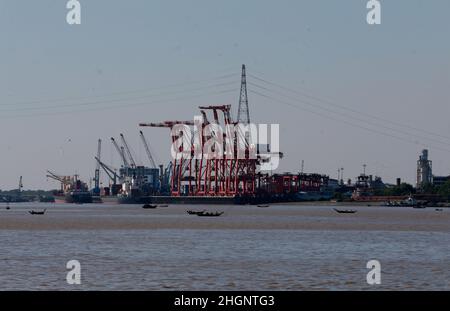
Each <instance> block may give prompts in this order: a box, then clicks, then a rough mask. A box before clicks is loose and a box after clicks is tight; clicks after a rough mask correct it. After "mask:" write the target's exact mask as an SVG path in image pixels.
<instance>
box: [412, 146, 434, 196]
mask: <svg viewBox="0 0 450 311" xmlns="http://www.w3.org/2000/svg"><path fill="white" fill-rule="evenodd" d="M432 183H433V165H432V161H431V160H430V159H428V150H427V149H424V150H422V154H421V155H420V156H419V160H417V179H416V187H417V189H423V188H424V187H425V186H426V185H428V184H432Z"/></svg>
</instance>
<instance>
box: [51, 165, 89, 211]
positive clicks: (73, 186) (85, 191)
mask: <svg viewBox="0 0 450 311" xmlns="http://www.w3.org/2000/svg"><path fill="white" fill-rule="evenodd" d="M47 173H48V174H47V177H48V178H51V179H54V180H56V181H59V182H60V184H61V188H60V190H58V191H55V192H54V193H53V196H54V197H55V203H76V204H83V203H92V202H93V199H92V193H91V192H90V191H89V188H88V185H87V184H86V183H84V182H83V181H81V180H80V179H79V178H78V175H73V176H61V175H57V174H55V173H52V172H50V171H47Z"/></svg>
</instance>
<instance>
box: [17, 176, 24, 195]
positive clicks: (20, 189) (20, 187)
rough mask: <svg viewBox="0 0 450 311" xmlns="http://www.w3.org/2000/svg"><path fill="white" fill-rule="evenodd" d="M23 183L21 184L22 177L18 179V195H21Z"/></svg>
mask: <svg viewBox="0 0 450 311" xmlns="http://www.w3.org/2000/svg"><path fill="white" fill-rule="evenodd" d="M22 188H23V183H22V176H20V178H19V188H18V189H17V190H18V192H19V195H20V194H21V193H22Z"/></svg>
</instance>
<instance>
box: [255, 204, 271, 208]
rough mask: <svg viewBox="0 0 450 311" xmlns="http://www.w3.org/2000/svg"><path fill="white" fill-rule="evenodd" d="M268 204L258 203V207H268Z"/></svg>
mask: <svg viewBox="0 0 450 311" xmlns="http://www.w3.org/2000/svg"><path fill="white" fill-rule="evenodd" d="M269 206H270V205H269V204H259V205H258V207H269Z"/></svg>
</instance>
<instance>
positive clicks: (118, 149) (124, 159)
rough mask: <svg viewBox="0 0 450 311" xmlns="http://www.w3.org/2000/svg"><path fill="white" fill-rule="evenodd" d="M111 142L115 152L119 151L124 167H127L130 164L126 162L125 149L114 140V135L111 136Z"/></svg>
mask: <svg viewBox="0 0 450 311" xmlns="http://www.w3.org/2000/svg"><path fill="white" fill-rule="evenodd" d="M111 142H112V144H113V145H114V147H115V148H116V150H117V152H118V153H119V155H120V157H121V158H122V163H123V166H124V167H129V166H130V164H129V163H128V160H127V158H126V157H125V151H124V150H123V148H120V147H119V145H118V144H117V142H116V140H115V139H114V137H111Z"/></svg>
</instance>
